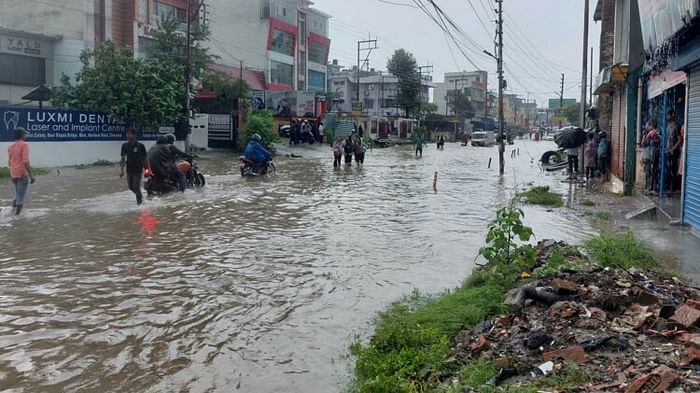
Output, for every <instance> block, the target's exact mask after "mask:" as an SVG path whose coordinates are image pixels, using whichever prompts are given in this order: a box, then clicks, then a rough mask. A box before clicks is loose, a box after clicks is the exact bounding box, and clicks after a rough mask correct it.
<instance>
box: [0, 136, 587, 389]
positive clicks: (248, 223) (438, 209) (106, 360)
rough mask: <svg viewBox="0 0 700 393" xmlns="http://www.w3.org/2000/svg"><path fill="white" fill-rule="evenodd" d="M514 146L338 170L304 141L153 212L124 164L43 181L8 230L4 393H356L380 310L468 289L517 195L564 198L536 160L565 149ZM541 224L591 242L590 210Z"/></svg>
mask: <svg viewBox="0 0 700 393" xmlns="http://www.w3.org/2000/svg"><path fill="white" fill-rule="evenodd" d="M514 148H516V149H517V148H520V153H521V154H520V155H518V154H517V153H516V154H515V155H514V157H513V158H510V159H508V158H507V164H508V168H507V171H506V176H505V177H503V178H501V177H499V176H498V168H497V163H498V158H497V149H496V148H493V149H490V148H488V149H486V148H484V149H479V148H471V147H468V148H465V147H461V146H459V145H458V144H448V145H446V147H445V150H444V151H437V150H435V148H434V146H431V147H428V148H426V149H425V150H424V156H423V159H416V158H415V157H414V155H413V151H412V150H411V149H401V148H392V149H384V150H376V149H375V150H374V151H372V152H371V153H369V154H368V157H367V161H366V164H365V166H364V167H363V168H356V167H354V166H353V167H351V168H345V167H344V168H341V169H338V170H334V169H333V167H332V158H331V153H330V150H327V149H325V148H322V149H319V148H317V149H307V148H301V149H297V150H295V153H296V154H300V155H302V156H303V158H280V159H278V161H279V162H278V163H277V167H278V175H277V176H274V177H265V178H255V179H241V178H240V177H239V176H237V175H236V167H235V166H236V164H237V162H236V159H235V157H234V156H228V157H222V156H216V157H215V158H213V159H210V160H203V161H201V166H202V167H203V168H204V171H205V173H207V174H208V175H209V178H208V184H207V187H206V188H205V189H204V190H202V191H201V192H187V193H186V194H185V195H180V194H178V195H171V196H166V197H163V198H156V199H154V200H150V201H147V202H146V203H145V204H144V206H143V207H137V206H135V205H134V204H133V198H132V196H131V194H130V193H129V192H128V191H126V190H125V188H126V187H124V185H123V184H122V183H121V182H120V181H119V180H118V179H117V178H116V176H115V174H114V173H112V172H113V170H110V169H87V170H83V171H75V170H73V171H71V170H64V171H62V173H61V176H55V175H52V176H46V177H42V178H41V179H40V182H38V183H37V186H36V187H34V188H32V189H31V191H30V192H31V198H32V199H31V202H30V204H29V206H28V210H27V213H28V214H27V216H25V217H22V218H20V219H18V220H14V219H11V218H7V217H4V216H3V217H2V218H1V220H2V221H0V225H5V226H4V227H2V228H1V231H0V244H2V254H1V255H0V284H1V285H2V290H0V291H1V292H0V309H1V310H2V312H0V390H3V389H15V390H14V391H17V392H45V391H65V392H78V391H80V392H86V391H87V392H90V391H96V392H97V391H99V392H103V391H123V392H129V391H133V392H136V391H138V392H142V391H150V392H172V391H191V392H204V391H214V392H230V391H232V390H234V389H236V388H238V389H240V391H245V392H340V391H343V388H344V384H345V383H346V378H347V373H346V371H347V365H348V363H347V359H345V358H344V357H343V355H344V354H346V353H347V345H348V343H349V339H350V338H351V337H353V336H354V335H355V334H358V333H360V334H362V333H366V332H367V331H368V329H369V328H370V324H369V322H371V318H372V316H373V314H374V312H376V311H378V310H380V309H382V308H383V307H385V306H386V304H387V303H388V302H390V301H392V300H394V299H396V298H398V297H400V296H402V295H404V294H406V293H408V292H410V291H411V290H412V289H413V288H419V289H420V290H424V291H439V290H442V289H444V288H446V287H449V286H452V285H455V284H457V283H458V282H459V281H460V280H461V278H462V277H464V276H465V275H466V274H467V273H468V271H469V270H470V269H471V267H472V263H473V261H474V258H475V256H476V253H477V250H478V248H479V246H481V245H482V241H483V237H484V231H485V228H486V226H487V225H488V222H489V221H490V220H491V219H492V217H493V214H494V211H495V209H496V208H497V207H498V206H499V205H501V204H503V203H504V202H505V201H507V200H508V199H509V198H510V197H511V196H512V193H513V191H514V190H515V188H516V187H517V186H518V185H522V184H525V183H528V182H537V183H538V184H549V185H551V186H552V187H555V188H557V189H558V190H560V191H562V192H566V188H567V187H568V185H564V184H562V183H560V182H559V180H558V178H557V177H555V176H549V175H545V174H543V173H542V172H541V171H540V170H539V169H538V168H537V165H536V159H535V157H538V156H539V154H541V152H542V151H544V150H546V149H548V148H551V145H549V144H546V143H539V144H537V143H530V142H518V144H517V145H516V146H515V147H514ZM282 153H285V151H284V150H283V151H282ZM489 159H492V161H493V163H496V165H492V167H491V168H490V169H489V168H488V161H489ZM436 171H437V172H438V173H439V175H438V176H439V177H438V192H437V193H435V192H434V191H433V189H432V180H433V174H434V172H436ZM54 190H61V192H58V193H57V192H55V191H54ZM575 193H576V190H575V188H573V189H572V195H573V194H575ZM0 195H3V196H5V195H10V191H9V187H8V186H7V185H6V184H3V185H2V186H0ZM5 204H7V203H5ZM526 214H527V216H526V221H527V222H528V223H529V224H531V225H533V226H534V227H535V229H536V234H537V235H538V237H539V238H544V237H556V238H562V239H564V240H576V239H578V238H580V236H582V233H580V232H579V231H580V229H578V228H580V227H581V225H580V224H579V223H578V221H577V217H570V216H566V215H562V214H561V213H560V212H558V211H547V209H542V208H533V207H528V208H526ZM0 216H1V214H0Z"/></svg>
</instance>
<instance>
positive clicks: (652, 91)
mask: <svg viewBox="0 0 700 393" xmlns="http://www.w3.org/2000/svg"><path fill="white" fill-rule="evenodd" d="M687 79H688V78H687V77H686V74H685V72H683V71H675V72H673V71H668V70H667V71H664V72H663V73H662V74H660V75H657V76H655V77H653V78H651V79H650V80H649V89H648V91H647V97H648V98H649V99H652V98H654V97H658V96H660V95H661V94H663V92H664V91H665V90H668V89H670V88H672V87H674V86H677V85H680V84H681V83H686V81H687Z"/></svg>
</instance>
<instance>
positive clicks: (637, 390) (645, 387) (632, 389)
mask: <svg viewBox="0 0 700 393" xmlns="http://www.w3.org/2000/svg"><path fill="white" fill-rule="evenodd" d="M677 379H678V374H676V372H675V371H673V370H672V369H670V368H669V367H668V366H659V367H657V368H656V369H655V370H654V371H652V372H650V373H648V374H644V375H642V376H641V377H639V378H637V379H635V380H634V381H633V382H632V383H631V384H630V386H629V387H627V390H625V393H646V392H667V391H668V389H669V388H671V386H673V384H674V382H676V380H677Z"/></svg>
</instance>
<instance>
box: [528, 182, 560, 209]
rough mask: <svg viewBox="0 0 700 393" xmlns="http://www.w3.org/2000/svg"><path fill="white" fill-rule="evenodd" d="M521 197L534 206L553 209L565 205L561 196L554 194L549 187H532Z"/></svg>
mask: <svg viewBox="0 0 700 393" xmlns="http://www.w3.org/2000/svg"><path fill="white" fill-rule="evenodd" d="M520 196H521V197H522V198H523V199H524V201H525V203H529V204H532V205H543V206H552V207H561V206H562V205H563V201H562V199H561V198H562V196H561V194H558V193H556V192H552V191H551V190H550V189H549V186H537V187H532V188H530V189H529V190H527V191H525V192H523V193H522V194H520Z"/></svg>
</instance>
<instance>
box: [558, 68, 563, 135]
mask: <svg viewBox="0 0 700 393" xmlns="http://www.w3.org/2000/svg"><path fill="white" fill-rule="evenodd" d="M563 111H564V74H561V93H559V113H558V115H559V128H561V116H562V115H563V114H562V112H563Z"/></svg>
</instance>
